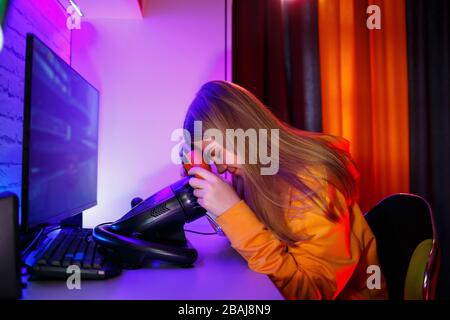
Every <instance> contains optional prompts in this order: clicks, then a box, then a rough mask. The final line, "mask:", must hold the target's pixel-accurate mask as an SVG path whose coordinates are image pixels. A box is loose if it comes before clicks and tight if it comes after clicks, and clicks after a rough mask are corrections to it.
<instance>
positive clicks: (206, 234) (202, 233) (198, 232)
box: [184, 229, 217, 236]
mask: <svg viewBox="0 0 450 320" xmlns="http://www.w3.org/2000/svg"><path fill="white" fill-rule="evenodd" d="M184 231H185V232H191V233H196V234H201V235H204V236H212V235H214V234H217V232H200V231H194V230H189V229H184Z"/></svg>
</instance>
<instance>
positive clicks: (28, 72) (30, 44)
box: [20, 33, 100, 232]
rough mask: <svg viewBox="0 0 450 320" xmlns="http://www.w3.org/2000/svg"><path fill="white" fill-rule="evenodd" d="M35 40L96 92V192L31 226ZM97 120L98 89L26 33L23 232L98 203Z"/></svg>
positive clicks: (72, 214)
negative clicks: (93, 197) (30, 177)
mask: <svg viewBox="0 0 450 320" xmlns="http://www.w3.org/2000/svg"><path fill="white" fill-rule="evenodd" d="M35 41H39V42H40V43H41V44H42V45H43V46H45V47H46V48H47V49H48V50H49V51H50V52H51V53H52V54H53V56H54V57H55V58H56V59H57V60H59V61H60V62H62V63H63V64H65V65H66V66H67V67H68V68H70V69H71V70H72V71H73V72H74V73H75V74H77V75H78V76H79V77H80V78H81V79H82V80H83V81H85V82H86V84H87V85H88V86H90V87H91V88H92V89H94V90H95V91H96V92H97V108H98V110H97V141H96V142H97V162H96V172H97V177H96V182H97V186H96V192H95V200H94V201H91V202H89V203H86V204H83V205H81V206H79V207H77V208H73V209H71V210H67V211H65V212H61V213H58V214H57V215H55V216H53V217H52V218H50V219H47V220H46V221H38V222H37V223H35V224H33V225H32V226H30V225H29V218H28V215H29V198H28V191H29V171H30V170H29V165H30V133H31V128H30V125H31V90H32V88H31V87H32V73H33V49H34V43H35ZM99 122H100V91H99V90H98V89H97V88H95V87H94V86H93V85H92V84H91V83H90V82H89V81H87V80H86V79H85V78H84V77H83V76H82V75H81V74H80V73H79V72H77V71H76V70H75V69H74V68H72V66H71V65H70V64H68V63H67V62H66V61H64V59H62V58H61V57H60V56H59V55H58V54H56V53H55V52H54V51H53V50H52V49H51V48H49V46H47V45H46V44H45V43H44V42H43V41H42V40H41V39H39V38H38V37H37V36H36V35H34V34H31V33H28V34H27V36H26V58H25V93H24V113H23V138H22V141H23V142H22V150H23V152H22V195H21V219H20V229H21V230H22V231H23V232H27V231H29V230H30V229H34V228H35V227H37V226H40V225H44V224H45V225H57V224H60V223H61V221H63V220H65V219H68V218H70V217H73V216H76V215H78V214H81V213H82V212H83V211H84V210H87V209H90V208H92V207H94V206H96V205H97V204H98V143H99Z"/></svg>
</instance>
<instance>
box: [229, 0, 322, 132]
mask: <svg viewBox="0 0 450 320" xmlns="http://www.w3.org/2000/svg"><path fill="white" fill-rule="evenodd" d="M317 32H318V25H317V2H316V1H282V0H275V1H274V0H245V1H233V35H232V38H233V40H232V42H233V43H232V46H233V51H232V59H233V66H232V73H233V76H232V78H233V82H235V83H237V84H239V85H241V86H243V87H244V88H247V89H248V90H250V91H251V92H252V93H254V94H255V95H256V96H257V97H258V98H259V99H260V100H261V101H262V102H263V103H264V104H266V105H267V106H268V107H269V108H270V109H271V110H272V112H274V114H275V115H276V116H278V117H279V118H280V119H282V120H283V121H285V122H287V123H289V124H291V125H293V126H295V127H298V128H300V129H304V130H309V131H321V129H322V119H321V108H320V105H321V101H320V100H321V94H320V72H319V53H318V50H319V49H318V34H317Z"/></svg>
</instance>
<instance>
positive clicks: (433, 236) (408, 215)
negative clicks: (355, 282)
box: [365, 193, 439, 300]
mask: <svg viewBox="0 0 450 320" xmlns="http://www.w3.org/2000/svg"><path fill="white" fill-rule="evenodd" d="M365 218H366V220H367V222H368V224H369V226H370V228H371V230H372V232H373V234H374V235H375V238H376V239H377V250H378V258H379V260H380V267H381V269H382V270H383V273H384V276H385V279H386V284H387V288H388V293H389V298H390V299H392V300H402V299H405V300H431V299H434V294H435V289H436V283H437V278H438V274H439V243H438V237H437V230H436V224H435V221H434V216H433V212H432V210H431V207H430V205H429V204H428V202H427V201H426V200H425V199H423V198H421V197H419V196H417V195H413V194H407V193H399V194H394V195H391V196H388V197H386V198H384V199H383V200H381V201H380V202H379V203H378V204H376V205H375V206H374V207H373V208H372V209H371V210H370V211H368V212H367V213H366V215H365Z"/></svg>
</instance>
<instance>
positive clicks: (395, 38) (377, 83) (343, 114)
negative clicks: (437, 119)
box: [318, 0, 409, 211]
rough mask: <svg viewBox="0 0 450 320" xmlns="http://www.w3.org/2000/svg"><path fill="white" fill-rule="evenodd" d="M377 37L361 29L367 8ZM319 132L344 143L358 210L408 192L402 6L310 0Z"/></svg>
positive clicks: (388, 1) (382, 0) (383, 0)
mask: <svg viewBox="0 0 450 320" xmlns="http://www.w3.org/2000/svg"><path fill="white" fill-rule="evenodd" d="M371 4H375V5H378V6H379V7H380V9H381V29H373V30H369V29H368V28H367V27H366V20H367V18H368V14H367V13H366V10H367V7H368V6H369V5H371ZM318 24H319V44H320V46H319V47H320V75H321V94H322V119H323V131H324V132H326V133H331V134H335V135H340V136H343V137H345V138H346V139H348V140H349V141H350V143H351V152H352V154H353V156H354V159H355V161H356V163H357V165H358V168H359V170H360V172H361V183H360V189H361V197H360V202H359V204H360V206H361V208H362V209H363V211H367V210H368V209H370V208H371V207H372V206H373V205H375V204H376V203H377V202H378V201H380V200H381V199H382V198H383V197H385V196H387V195H390V194H392V193H397V192H408V191H409V134H408V128H409V124H408V87H407V86H408V73H407V60H406V57H407V54H406V22H405V4H404V1H403V0H395V1H392V0H377V1H375V0H373V1H366V0H336V1H329V0H318Z"/></svg>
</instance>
